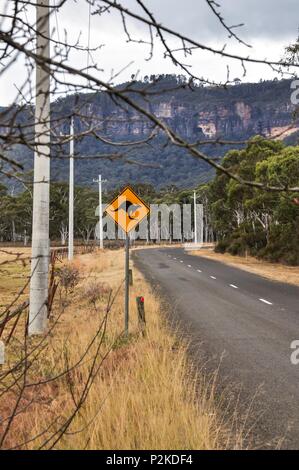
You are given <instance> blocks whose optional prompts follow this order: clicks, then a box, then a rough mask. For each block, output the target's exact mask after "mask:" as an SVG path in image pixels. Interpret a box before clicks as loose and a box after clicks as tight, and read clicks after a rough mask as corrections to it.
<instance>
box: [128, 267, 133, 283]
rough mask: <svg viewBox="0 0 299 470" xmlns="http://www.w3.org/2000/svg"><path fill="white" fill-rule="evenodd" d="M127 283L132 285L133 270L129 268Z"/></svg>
mask: <svg viewBox="0 0 299 470" xmlns="http://www.w3.org/2000/svg"><path fill="white" fill-rule="evenodd" d="M129 284H130V286H132V285H133V271H132V269H129Z"/></svg>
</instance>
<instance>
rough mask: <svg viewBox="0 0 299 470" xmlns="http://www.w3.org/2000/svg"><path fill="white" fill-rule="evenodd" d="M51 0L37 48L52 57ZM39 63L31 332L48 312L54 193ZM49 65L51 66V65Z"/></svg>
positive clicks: (44, 7)
mask: <svg viewBox="0 0 299 470" xmlns="http://www.w3.org/2000/svg"><path fill="white" fill-rule="evenodd" d="M49 42H50V31H49V0H39V1H38V3H37V5H36V52H37V54H38V55H39V56H43V57H44V58H45V59H48V58H49V57H50V48H49ZM35 66H36V85H35V87H36V101H35V153H34V185H33V220H32V251H31V278H30V308H29V325H28V332H29V335H34V334H43V333H44V332H45V331H46V328H47V316H48V305H47V303H48V273H49V257H50V243H49V195H50V187H49V186H50V74H49V70H47V68H46V67H45V68H43V67H42V65H41V64H40V63H38V62H36V64H35ZM47 67H48V66H47Z"/></svg>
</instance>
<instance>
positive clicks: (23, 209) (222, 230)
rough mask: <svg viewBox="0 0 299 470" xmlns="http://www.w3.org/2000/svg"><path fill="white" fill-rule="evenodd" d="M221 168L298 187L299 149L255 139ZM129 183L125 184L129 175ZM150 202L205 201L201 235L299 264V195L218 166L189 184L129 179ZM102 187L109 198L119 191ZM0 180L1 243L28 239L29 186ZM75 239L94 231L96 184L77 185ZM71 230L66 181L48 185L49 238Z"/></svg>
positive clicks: (221, 246) (224, 247)
mask: <svg viewBox="0 0 299 470" xmlns="http://www.w3.org/2000/svg"><path fill="white" fill-rule="evenodd" d="M223 166H224V167H225V168H227V169H228V170H230V171H232V172H233V173H235V174H238V175H239V176H240V177H242V179H243V180H249V181H253V180H254V181H258V182H260V183H263V184H264V185H265V186H282V187H285V188H287V187H291V186H293V187H294V186H299V147H286V146H285V145H284V144H283V143H282V142H279V141H269V140H265V139H264V138H262V137H259V136H258V137H254V138H253V139H251V140H250V141H249V143H248V145H247V146H246V147H245V148H244V149H242V150H230V151H229V152H227V154H226V155H225V157H224V159H223ZM128 183H130V182H129V181H128ZM132 187H133V189H134V190H135V191H136V192H137V194H139V196H141V197H142V198H143V199H144V200H145V202H147V203H148V204H153V203H156V204H161V203H165V204H173V203H179V204H187V203H192V202H193V190H194V189H196V192H197V196H198V197H197V201H198V203H202V204H203V206H204V240H205V241H212V240H214V239H215V238H216V239H217V247H216V249H217V250H219V251H222V252H225V251H227V252H229V253H231V254H234V255H236V254H238V255H245V254H250V255H253V256H257V257H259V258H263V259H266V260H270V261H279V262H283V263H286V264H291V265H298V264H299V193H298V194H294V193H288V192H287V191H281V192H272V191H265V190H260V189H256V188H253V187H250V186H245V185H241V184H240V183H238V182H237V181H235V180H232V179H229V177H228V176H226V175H225V174H224V173H222V172H220V171H219V172H217V174H216V176H215V177H214V179H213V180H211V181H210V182H209V183H207V184H201V185H199V186H198V187H197V188H192V189H189V190H181V189H178V188H177V187H176V186H175V185H171V186H167V187H165V188H162V189H155V187H154V186H153V185H151V184H142V183H140V184H133V185H132ZM121 188H122V187H121V186H119V187H115V189H114V190H109V191H107V190H106V191H105V190H104V194H103V200H104V202H107V203H108V202H110V201H111V200H112V199H113V198H114V197H115V196H116V195H117V194H118V193H119V191H120V190H121ZM9 191H10V190H9V189H8V188H6V187H5V186H4V185H0V241H20V240H24V242H25V243H26V240H29V238H30V237H31V220H32V189H31V187H30V185H29V186H28V188H27V189H26V190H24V191H23V192H21V193H18V194H15V195H12V194H11V193H10V192H9ZM74 205H75V238H80V239H83V240H84V241H85V242H86V243H87V242H88V241H89V240H90V239H92V238H93V237H94V229H95V226H96V223H97V221H98V215H97V213H96V208H97V205H98V191H97V188H96V187H95V188H94V189H90V188H88V187H80V186H76V187H75V204H74ZM67 235H68V184H67V183H66V182H53V183H51V201H50V238H51V239H52V240H61V242H62V243H65V242H66V240H67Z"/></svg>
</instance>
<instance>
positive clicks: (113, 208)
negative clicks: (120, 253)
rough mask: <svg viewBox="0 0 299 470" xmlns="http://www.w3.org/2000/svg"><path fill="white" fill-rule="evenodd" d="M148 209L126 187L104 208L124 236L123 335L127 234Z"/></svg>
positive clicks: (127, 300) (127, 276)
mask: <svg viewBox="0 0 299 470" xmlns="http://www.w3.org/2000/svg"><path fill="white" fill-rule="evenodd" d="M149 211H150V210H149V207H148V206H147V205H146V204H145V203H144V202H143V201H142V199H140V197H138V196H137V194H136V193H135V192H134V191H133V189H131V188H130V187H129V186H127V187H126V188H125V189H124V190H123V191H122V192H121V193H120V194H119V195H118V196H117V197H116V198H115V199H113V201H112V202H111V203H110V204H109V206H108V207H107V208H106V213H107V214H108V215H109V216H110V217H111V218H112V219H113V220H114V222H115V223H116V224H117V225H119V226H120V227H121V228H122V229H123V230H124V232H125V234H126V249H125V334H126V335H128V333H129V303H130V272H129V271H130V237H129V233H130V231H131V230H133V229H134V228H135V227H137V225H138V224H139V223H140V222H141V221H142V219H144V217H146V216H147V215H148V213H149Z"/></svg>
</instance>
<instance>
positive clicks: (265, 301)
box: [259, 299, 273, 305]
mask: <svg viewBox="0 0 299 470" xmlns="http://www.w3.org/2000/svg"><path fill="white" fill-rule="evenodd" d="M259 300H260V301H261V302H264V304H267V305H273V304H272V302H269V300H265V299H259Z"/></svg>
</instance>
